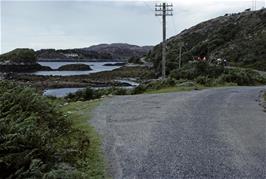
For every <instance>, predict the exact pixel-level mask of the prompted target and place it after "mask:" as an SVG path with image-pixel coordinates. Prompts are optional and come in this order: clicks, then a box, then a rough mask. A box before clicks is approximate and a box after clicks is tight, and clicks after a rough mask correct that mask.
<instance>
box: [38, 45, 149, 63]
mask: <svg viewBox="0 0 266 179" xmlns="http://www.w3.org/2000/svg"><path fill="white" fill-rule="evenodd" d="M151 49H152V47H151V46H143V47H140V46H136V45H129V44H123V43H114V44H100V45H94V46H91V47H86V48H77V49H65V50H64V49H61V50H55V49H42V50H38V51H36V53H37V57H38V58H39V59H41V60H43V59H57V60H60V59H68V60H71V59H76V60H77V59H79V60H82V59H91V60H93V59H94V60H95V59H98V60H100V59H109V60H114V59H116V60H117V59H119V60H128V59H129V58H131V57H141V56H143V55H146V54H147V53H148V52H149V51H150V50H151ZM98 60H96V61H98Z"/></svg>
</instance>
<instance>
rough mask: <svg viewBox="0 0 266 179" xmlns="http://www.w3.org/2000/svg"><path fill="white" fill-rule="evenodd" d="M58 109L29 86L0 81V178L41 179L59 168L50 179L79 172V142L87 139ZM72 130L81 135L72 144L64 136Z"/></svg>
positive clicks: (71, 176)
mask: <svg viewBox="0 0 266 179" xmlns="http://www.w3.org/2000/svg"><path fill="white" fill-rule="evenodd" d="M59 111H60V110H59V109H58V107H57V105H55V104H54V103H53V102H52V101H50V100H49V99H48V98H46V97H43V96H40V95H39V94H37V93H36V92H35V91H34V90H33V89H30V88H24V87H21V86H18V85H16V84H13V83H9V82H3V81H2V82H0V171H1V172H0V178H42V177H44V176H47V177H48V176H52V173H58V172H59V171H60V175H61V176H60V175H56V177H54V178H62V176H67V177H66V178H73V177H74V176H75V177H77V176H81V175H82V172H80V171H78V169H77V166H78V163H77V158H79V155H81V154H82V153H84V151H81V149H80V145H79V143H80V142H81V140H89V139H88V138H87V137H86V135H84V134H83V133H82V132H81V131H78V130H74V129H73V128H72V127H71V123H70V122H69V121H68V120H66V119H65V118H64V116H63V114H61V112H59ZM72 133H78V135H77V136H83V138H78V139H75V141H76V144H74V143H73V142H70V141H71V139H69V138H67V137H68V136H69V135H70V134H72ZM63 166H64V167H63ZM44 178H45V177H44Z"/></svg>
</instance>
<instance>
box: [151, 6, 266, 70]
mask: <svg viewBox="0 0 266 179" xmlns="http://www.w3.org/2000/svg"><path fill="white" fill-rule="evenodd" d="M180 42H184V43H185V47H184V48H183V53H182V60H183V63H187V62H188V61H190V60H192V59H193V57H196V56H202V57H203V56H206V57H207V58H208V59H209V60H215V59H217V58H223V59H227V60H228V61H229V62H230V64H231V65H235V66H241V67H250V68H255V69H258V70H266V9H265V8H264V9H261V10H258V11H250V10H246V11H245V12H242V13H235V14H226V15H224V16H221V17H218V18H215V19H212V20H209V21H206V22H203V23H200V24H198V25H196V26H194V27H191V28H189V29H186V30H184V31H183V32H181V33H180V34H178V35H176V36H174V37H172V38H170V39H169V40H168V41H167V70H168V73H169V71H171V70H173V69H177V66H178V64H177V57H178V48H179V46H178V44H179V43H180ZM148 58H150V60H151V61H152V62H153V63H154V66H155V68H156V69H157V70H159V69H160V65H161V64H160V63H161V44H159V45H157V46H156V47H155V48H154V50H152V51H151V53H149V55H148Z"/></svg>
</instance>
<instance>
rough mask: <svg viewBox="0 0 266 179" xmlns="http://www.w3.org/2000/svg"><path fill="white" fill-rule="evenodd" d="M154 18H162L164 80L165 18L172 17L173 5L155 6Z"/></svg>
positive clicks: (163, 66) (162, 4) (163, 70)
mask: <svg viewBox="0 0 266 179" xmlns="http://www.w3.org/2000/svg"><path fill="white" fill-rule="evenodd" d="M155 16H162V18H163V42H162V78H163V79H165V76H166V75H165V71H166V68H165V63H166V16H173V4H167V3H161V4H156V5H155Z"/></svg>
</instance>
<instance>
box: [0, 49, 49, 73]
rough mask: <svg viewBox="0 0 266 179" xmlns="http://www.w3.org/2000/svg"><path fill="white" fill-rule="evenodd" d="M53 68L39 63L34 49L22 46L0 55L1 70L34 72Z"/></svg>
mask: <svg viewBox="0 0 266 179" xmlns="http://www.w3.org/2000/svg"><path fill="white" fill-rule="evenodd" d="M38 70H51V68H49V67H44V66H41V65H40V64H38V63H37V57H36V54H35V52H34V50H32V49H27V48H20V49H15V50H12V51H10V52H8V53H5V54H2V55H0V72H33V71H38Z"/></svg>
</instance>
